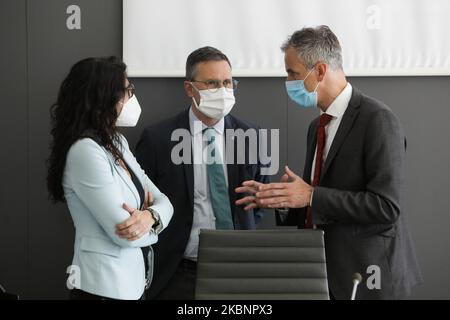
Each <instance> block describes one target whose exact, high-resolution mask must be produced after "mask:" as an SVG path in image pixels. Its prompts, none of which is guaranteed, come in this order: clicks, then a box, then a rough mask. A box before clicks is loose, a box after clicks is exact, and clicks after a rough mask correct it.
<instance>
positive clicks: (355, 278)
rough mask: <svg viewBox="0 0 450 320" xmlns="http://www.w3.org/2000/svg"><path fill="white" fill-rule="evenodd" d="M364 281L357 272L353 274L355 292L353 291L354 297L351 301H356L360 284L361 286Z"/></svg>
mask: <svg viewBox="0 0 450 320" xmlns="http://www.w3.org/2000/svg"><path fill="white" fill-rule="evenodd" d="M361 281H362V276H361V275H360V274H359V273H358V272H356V273H354V274H353V290H352V297H351V298H350V300H355V297H356V289H357V288H358V284H360V283H361Z"/></svg>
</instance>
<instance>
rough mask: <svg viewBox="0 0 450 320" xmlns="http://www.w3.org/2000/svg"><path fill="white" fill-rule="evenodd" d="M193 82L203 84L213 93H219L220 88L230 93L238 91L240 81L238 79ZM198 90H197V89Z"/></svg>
mask: <svg viewBox="0 0 450 320" xmlns="http://www.w3.org/2000/svg"><path fill="white" fill-rule="evenodd" d="M193 82H199V83H203V84H204V85H205V87H206V89H207V90H208V91H209V92H211V93H214V92H217V91H218V90H219V89H220V88H222V87H223V88H225V89H227V90H229V91H233V90H236V88H237V86H238V83H239V81H238V80H236V79H226V80H223V81H218V80H206V81H199V80H192V81H191V83H193ZM196 89H197V88H196Z"/></svg>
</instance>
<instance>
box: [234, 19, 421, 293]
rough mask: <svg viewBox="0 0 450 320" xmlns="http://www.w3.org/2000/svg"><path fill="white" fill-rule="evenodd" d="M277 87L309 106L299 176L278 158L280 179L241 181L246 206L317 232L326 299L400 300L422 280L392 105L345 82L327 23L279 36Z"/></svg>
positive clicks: (403, 144) (403, 146)
mask: <svg viewBox="0 0 450 320" xmlns="http://www.w3.org/2000/svg"><path fill="white" fill-rule="evenodd" d="M281 49H282V50H283V51H284V54H285V56H284V58H285V66H286V72H287V81H286V90H287V93H288V95H289V97H290V98H291V99H292V100H293V101H294V102H295V103H296V104H298V105H299V106H300V107H302V108H303V107H304V108H308V107H311V108H315V107H317V108H319V110H320V117H317V118H316V119H314V120H313V121H312V123H311V124H310V126H309V129H308V135H307V148H306V159H305V168H304V172H303V179H302V178H300V177H299V176H298V175H296V174H295V173H294V172H292V171H291V170H290V169H289V168H288V167H287V166H286V168H285V174H284V175H283V176H282V179H281V182H279V183H270V184H262V183H259V182H255V181H246V182H244V183H243V185H242V187H239V188H237V189H236V192H238V193H250V195H248V196H246V197H244V198H242V199H240V200H238V201H237V202H236V204H237V205H243V204H245V205H246V208H247V209H253V208H257V207H259V208H275V209H277V210H276V211H277V212H278V213H277V216H276V218H277V223H278V224H282V225H297V226H298V228H319V229H322V230H323V231H324V237H325V251H326V259H327V273H328V281H329V289H330V297H331V298H336V299H349V298H350V294H351V291H352V275H353V273H355V272H359V273H360V274H361V275H363V279H364V280H363V284H362V285H360V287H359V291H358V294H357V296H356V298H357V299H401V298H404V297H405V296H407V295H408V294H409V293H410V291H411V289H412V288H413V287H414V286H415V285H417V284H418V283H420V282H421V281H422V277H421V273H420V269H419V266H418V263H417V259H416V255H415V251H414V248H413V244H412V241H411V237H410V234H409V231H408V227H407V223H406V218H405V212H404V201H403V194H402V193H403V184H404V176H403V171H404V158H405V150H406V138H405V136H404V133H403V130H402V127H401V124H400V122H399V121H398V119H397V118H396V116H395V115H394V114H393V113H392V111H391V110H390V109H389V108H388V107H387V106H386V105H385V104H383V103H382V102H380V101H378V100H376V99H374V98H371V97H369V96H366V95H365V94H363V93H362V92H360V91H359V90H358V89H356V88H353V87H352V85H351V84H350V83H348V82H347V79H346V77H345V74H344V71H343V68H342V55H341V51H342V50H341V46H340V44H339V41H338V39H337V37H336V36H335V35H334V33H333V32H332V31H331V30H330V29H329V28H328V27H327V26H319V27H316V28H304V29H301V30H299V31H296V32H294V34H293V35H292V36H291V37H289V38H288V40H287V41H286V42H285V43H284V44H283V46H282V47H281Z"/></svg>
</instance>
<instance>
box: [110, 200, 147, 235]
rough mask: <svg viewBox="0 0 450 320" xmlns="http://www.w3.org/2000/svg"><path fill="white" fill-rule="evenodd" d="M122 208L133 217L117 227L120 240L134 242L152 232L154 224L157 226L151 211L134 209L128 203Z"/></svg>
mask: <svg viewBox="0 0 450 320" xmlns="http://www.w3.org/2000/svg"><path fill="white" fill-rule="evenodd" d="M122 207H123V209H125V210H127V211H128V213H129V214H130V215H131V217H129V218H128V219H127V220H125V221H124V222H122V223H120V224H118V225H116V234H117V235H118V236H119V237H120V238H123V239H127V240H128V241H134V240H137V239H139V238H141V237H142V236H143V235H145V234H147V233H149V232H150V229H151V228H152V226H153V224H155V219H153V216H152V214H151V213H150V211H148V210H144V211H141V210H137V209H132V208H130V207H129V206H128V205H127V204H126V203H124V204H123V205H122Z"/></svg>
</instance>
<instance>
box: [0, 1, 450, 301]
mask: <svg viewBox="0 0 450 320" xmlns="http://www.w3.org/2000/svg"><path fill="white" fill-rule="evenodd" d="M70 4H78V5H80V7H81V9H82V29H81V30H76V31H69V30H67V29H66V24H65V20H66V18H67V15H66V13H65V12H66V8H67V6H68V5H70ZM0 24H1V28H0V33H1V37H0V41H1V43H2V50H1V51H0V63H1V69H0V71H1V80H0V81H1V82H0V94H1V97H2V98H1V99H2V108H1V110H2V117H1V119H2V120H3V121H2V125H1V128H2V129H1V130H2V137H3V142H2V148H1V156H0V174H1V177H2V178H3V182H2V184H1V187H0V217H1V219H0V283H1V284H2V285H4V286H5V287H6V288H7V289H9V291H14V292H18V293H20V294H21V296H22V297H23V298H63V299H64V298H66V296H67V292H66V289H65V279H66V274H65V270H66V267H67V266H68V265H69V264H70V262H71V258H72V253H73V249H72V245H73V237H74V230H73V226H72V222H71V219H70V216H69V214H68V212H67V209H66V208H65V206H63V205H53V204H51V203H50V202H49V201H48V200H47V191H46V187H45V176H46V170H45V159H46V158H47V157H48V142H49V112H48V110H49V106H50V105H51V104H52V102H54V100H55V98H56V94H57V89H58V86H59V84H60V83H61V81H62V79H63V77H64V76H65V74H66V73H67V72H68V70H69V68H70V66H71V65H72V64H73V63H75V62H76V61H77V60H79V59H81V58H84V57H87V56H105V55H121V51H122V36H121V35H122V31H121V28H122V5H121V1H120V0H96V1H88V0H84V1H80V0H78V1H66V0H40V1H32V0H29V1H25V0H3V1H1V7H0ZM222 49H223V50H224V51H226V48H222ZM132 81H133V82H134V83H135V85H136V88H137V95H138V97H139V100H140V102H141V105H142V106H143V107H144V110H143V114H142V117H141V121H140V123H139V125H138V127H137V128H133V129H128V130H126V131H125V134H126V135H127V137H128V139H129V141H130V145H132V146H133V145H135V143H136V141H137V138H138V136H139V134H140V132H141V131H142V128H143V127H144V126H146V125H149V124H151V123H154V122H156V121H159V120H161V119H164V118H166V117H168V116H170V115H174V114H175V113H177V112H179V111H181V110H182V109H183V108H185V107H186V106H187V105H188V103H189V101H188V100H187V99H186V98H185V96H184V92H183V88H182V79H174V78H173V79H158V78H146V79H144V78H142V79H132ZM240 81H241V82H240V85H239V90H238V91H237V93H236V96H237V99H238V103H237V105H236V107H235V109H234V110H233V113H234V114H235V115H238V116H241V117H242V118H245V119H247V120H250V121H252V122H254V123H258V124H260V125H261V126H264V127H268V128H280V134H281V159H280V160H281V166H282V165H284V164H285V163H287V164H289V165H290V166H291V168H292V169H294V170H295V171H296V172H298V173H300V172H301V169H302V167H303V164H304V153H305V135H306V130H307V125H308V123H309V122H310V121H311V119H312V118H313V117H314V116H315V115H316V114H317V111H315V110H301V109H300V108H298V107H296V106H294V105H293V104H292V103H290V102H289V101H288V99H287V97H286V94H285V91H284V83H283V81H284V79H282V78H241V79H240ZM350 82H352V84H353V85H354V86H357V87H359V88H360V89H362V90H363V91H365V92H366V93H367V94H369V95H372V96H375V97H377V98H379V99H380V100H383V101H384V102H386V103H387V104H388V105H390V106H391V108H392V109H393V111H394V112H395V113H396V114H397V115H398V117H399V118H400V120H401V121H402V123H403V125H404V127H405V131H406V133H407V136H408V142H409V143H408V156H407V174H408V176H407V177H408V184H407V188H406V196H407V208H406V210H405V211H406V212H407V214H408V216H409V222H410V227H411V232H412V235H413V237H414V240H415V243H416V248H417V254H418V257H419V260H420V263H421V266H422V270H423V273H424V278H425V283H424V284H423V285H422V286H420V287H419V288H417V290H416V291H415V293H414V295H413V298H425V299H430V298H435V299H449V298H450V274H449V273H448V272H447V271H448V270H450V250H449V249H448V248H447V245H448V244H449V242H450V233H449V232H448V231H447V229H448V228H449V227H450V215H449V212H448V208H449V207H450V197H449V196H448V192H447V190H446V187H447V183H448V181H449V180H450V179H449V176H450V175H449V171H448V169H447V167H448V163H450V148H449V147H448V144H447V140H448V138H447V137H448V132H447V131H448V129H447V126H446V124H447V123H448V119H449V118H450V109H449V108H448V101H450V90H449V87H450V77H389V78H388V77H370V78H369V77H359V78H350ZM273 225H274V219H273V216H271V215H270V214H268V215H266V217H265V220H264V221H263V225H262V227H272V226H273Z"/></svg>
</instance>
